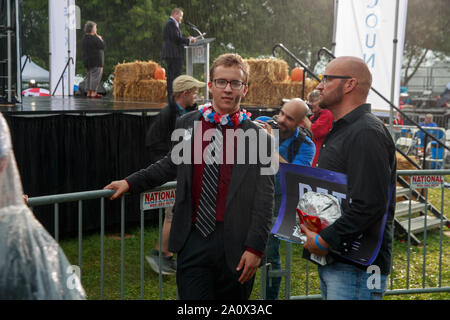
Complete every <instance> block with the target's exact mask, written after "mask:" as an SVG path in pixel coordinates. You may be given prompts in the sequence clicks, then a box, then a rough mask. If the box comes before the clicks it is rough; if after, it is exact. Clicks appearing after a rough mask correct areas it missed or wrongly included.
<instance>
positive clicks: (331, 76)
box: [321, 74, 353, 84]
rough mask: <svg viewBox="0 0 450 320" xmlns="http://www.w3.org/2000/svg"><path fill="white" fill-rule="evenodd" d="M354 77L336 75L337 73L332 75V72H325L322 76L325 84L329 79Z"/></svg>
mask: <svg viewBox="0 0 450 320" xmlns="http://www.w3.org/2000/svg"><path fill="white" fill-rule="evenodd" d="M351 78H353V77H350V76H335V75H331V74H324V75H323V76H322V81H321V82H322V83H323V84H327V82H328V80H333V79H351Z"/></svg>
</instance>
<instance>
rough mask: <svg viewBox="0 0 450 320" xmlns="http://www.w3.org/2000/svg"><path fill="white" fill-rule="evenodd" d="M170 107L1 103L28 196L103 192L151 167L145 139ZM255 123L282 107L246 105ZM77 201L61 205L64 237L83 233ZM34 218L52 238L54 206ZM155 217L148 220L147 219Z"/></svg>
mask: <svg viewBox="0 0 450 320" xmlns="http://www.w3.org/2000/svg"><path fill="white" fill-rule="evenodd" d="M165 105H166V104H165V103H152V102H146V101H126V100H114V99H113V98H108V97H106V98H102V99H88V98H86V97H73V96H72V97H67V96H66V97H65V98H63V97H23V103H22V104H21V105H16V106H13V107H11V106H0V111H1V112H2V113H3V115H4V116H5V118H6V120H7V122H8V124H9V126H10V129H11V136H12V142H13V148H14V153H15V156H16V160H17V164H18V167H19V171H20V174H21V178H22V184H23V188H24V192H25V193H26V194H28V196H29V197H36V196H43V195H50V194H61V193H71V192H79V191H88V190H97V189H102V188H103V187H104V186H105V185H107V184H108V183H109V182H110V181H112V180H118V179H122V178H124V177H126V176H127V175H129V174H131V173H133V172H135V171H137V170H139V169H141V168H144V167H146V166H147V165H148V160H147V159H148V158H149V153H150V152H151V150H147V149H146V147H145V134H146V132H147V130H148V128H149V127H150V125H151V123H152V121H153V119H154V117H155V116H156V115H157V114H158V112H159V111H160V109H161V108H163V107H164V106H165ZM245 109H247V110H249V111H250V112H251V113H252V118H253V119H255V118H256V117H258V116H260V115H269V116H271V115H273V114H275V113H276V112H277V110H276V109H263V108H258V107H245ZM126 199H127V200H126V221H127V226H130V225H133V224H134V223H137V222H138V221H139V212H140V211H139V210H140V209H139V197H138V195H133V196H128V197H127V198H126ZM99 202H100V201H97V200H95V201H94V200H91V201H88V202H85V203H84V204H83V212H85V213H86V214H84V216H83V230H84V231H88V230H97V229H98V228H99V226H100V210H99ZM77 206H78V204H77V203H72V204H61V205H60V208H59V212H60V214H59V227H60V234H61V235H62V236H63V235H65V234H74V233H76V232H77V231H78V229H77V226H78V207H77ZM34 212H35V215H36V217H37V218H38V219H39V220H40V222H41V223H42V224H43V225H44V226H45V227H46V228H47V230H49V231H50V232H51V233H52V232H53V230H54V222H53V208H51V207H48V206H47V207H39V208H35V210H34ZM105 212H106V215H105V225H106V227H107V228H113V229H112V230H111V231H113V232H117V231H118V230H119V229H116V228H118V225H119V223H120V202H119V201H118V200H116V201H109V200H106V201H105ZM149 218H150V217H149Z"/></svg>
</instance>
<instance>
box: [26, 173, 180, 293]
mask: <svg viewBox="0 0 450 320" xmlns="http://www.w3.org/2000/svg"><path fill="white" fill-rule="evenodd" d="M175 187H176V182H168V183H166V184H164V185H162V186H160V187H158V188H155V189H152V190H150V191H149V192H158V191H163V190H168V189H173V188H175ZM113 193H114V191H113V190H104V189H102V190H94V191H85V192H76V193H67V194H58V195H49V196H41V197H33V198H29V199H28V205H29V206H30V208H33V207H37V206H43V205H53V206H54V210H53V211H54V225H55V228H54V232H53V236H54V238H55V240H56V241H57V242H59V227H58V225H59V215H60V214H61V213H60V212H59V204H60V203H65V202H75V201H78V267H79V268H80V271H81V273H80V280H81V283H83V278H82V274H83V271H82V262H83V258H82V241H83V240H82V239H83V230H82V229H83V228H82V226H83V201H85V200H94V199H100V299H101V300H103V299H104V282H105V259H104V257H105V246H104V240H105V206H104V200H105V198H107V197H110V196H111V195H112V194H113ZM144 194H145V193H143V194H141V202H142V201H144V200H145V199H144ZM125 196H126V195H125ZM125 196H124V197H122V198H121V199H120V207H121V209H120V242H121V245H120V298H121V299H124V298H125V297H124V284H125V283H124V282H125V280H124V279H125V259H124V255H125ZM163 207H164V206H161V205H160V206H157V207H155V208H159V238H160V239H161V235H162V214H163V212H162V210H163ZM147 209H148V208H147ZM147 209H146V208H145V207H144V206H143V205H142V203H141V212H140V294H141V299H144V212H145V210H147ZM159 243H160V248H159V249H160V250H159V252H160V253H161V241H159ZM159 265H160V268H159V269H160V271H161V255H160V258H159ZM159 299H162V274H161V272H160V274H159Z"/></svg>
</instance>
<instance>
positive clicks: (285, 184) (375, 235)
mask: <svg viewBox="0 0 450 320" xmlns="http://www.w3.org/2000/svg"><path fill="white" fill-rule="evenodd" d="M280 183H281V190H282V193H283V198H282V201H281V205H280V210H279V212H278V218H277V220H276V221H275V224H274V226H273V228H272V231H271V232H272V233H273V234H275V235H276V236H277V237H279V238H280V239H282V240H285V241H290V242H294V243H301V240H300V238H299V232H300V231H299V226H298V223H297V220H296V217H297V212H296V208H297V205H298V202H299V200H300V199H301V197H302V196H303V194H304V193H306V192H309V191H313V192H317V193H326V194H330V195H333V196H335V197H336V198H337V199H338V201H339V203H340V205H341V209H342V210H341V211H342V215H345V212H346V210H348V208H349V206H351V201H349V199H347V176H346V175H345V174H342V173H339V172H334V171H330V170H326V169H320V168H312V167H305V166H299V165H295V164H288V163H281V164H280ZM392 190H393V187H391V195H392ZM349 202H350V203H349ZM388 203H390V199H389V202H388ZM388 209H389V206H387V209H386V212H385V214H384V215H383V217H382V218H381V219H379V220H378V221H376V222H375V223H374V224H372V225H371V226H370V227H369V228H368V229H367V230H366V231H364V233H362V234H360V235H359V236H358V237H357V238H356V239H352V242H351V245H350V246H349V248H350V249H349V250H348V252H345V253H344V252H338V251H336V250H333V248H332V249H331V252H332V253H331V256H332V255H339V256H340V257H342V258H345V259H347V260H350V261H353V262H356V263H359V264H362V265H366V266H367V265H370V264H371V263H372V262H373V261H374V260H375V258H376V256H377V254H378V252H379V250H380V246H381V241H382V238H383V232H384V227H385V224H386V218H387V214H388ZM305 251H306V250H305ZM308 253H309V252H306V255H305V254H304V257H305V258H308Z"/></svg>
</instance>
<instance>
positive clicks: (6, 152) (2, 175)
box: [0, 113, 86, 300]
mask: <svg viewBox="0 0 450 320" xmlns="http://www.w3.org/2000/svg"><path fill="white" fill-rule="evenodd" d="M74 270H76V268H74V267H72V266H71V265H70V263H69V261H68V260H67V258H66V256H65V255H64V252H63V251H62V250H61V247H60V246H59V245H58V243H57V242H56V241H55V240H54V239H53V238H52V237H51V236H50V235H49V233H48V232H47V231H46V230H45V228H44V227H43V226H42V225H41V224H40V223H39V222H38V220H37V219H36V218H35V217H34V215H33V213H32V212H31V210H30V209H29V208H28V207H27V206H26V205H25V203H24V199H23V189H22V184H21V181H20V176H19V172H18V170H17V165H16V160H15V157H14V153H13V150H12V145H11V137H10V132H9V128H8V125H7V123H6V121H5V119H4V118H3V116H2V115H1V113H0V299H33V300H34V299H52V300H53V299H85V298H86V295H85V292H84V290H83V288H82V287H81V283H80V280H79V278H78V276H77V275H76V274H75V273H74Z"/></svg>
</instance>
